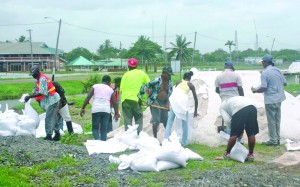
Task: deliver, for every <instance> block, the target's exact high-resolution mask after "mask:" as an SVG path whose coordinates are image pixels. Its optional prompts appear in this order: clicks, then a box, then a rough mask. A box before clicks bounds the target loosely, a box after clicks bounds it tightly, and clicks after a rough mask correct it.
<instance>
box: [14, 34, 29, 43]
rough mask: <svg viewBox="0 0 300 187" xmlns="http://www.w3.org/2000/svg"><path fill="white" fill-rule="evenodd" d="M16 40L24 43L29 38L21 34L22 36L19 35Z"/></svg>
mask: <svg viewBox="0 0 300 187" xmlns="http://www.w3.org/2000/svg"><path fill="white" fill-rule="evenodd" d="M16 41H17V42H18V43H23V42H28V41H29V40H27V39H26V37H25V36H24V35H21V36H20V37H19V39H16Z"/></svg>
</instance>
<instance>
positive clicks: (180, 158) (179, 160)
mask: <svg viewBox="0 0 300 187" xmlns="http://www.w3.org/2000/svg"><path fill="white" fill-rule="evenodd" d="M156 158H157V160H164V161H169V162H174V163H176V164H178V165H180V166H183V167H186V164H187V163H186V157H185V155H184V153H183V151H179V152H178V151H169V150H162V151H160V152H158V153H156Z"/></svg>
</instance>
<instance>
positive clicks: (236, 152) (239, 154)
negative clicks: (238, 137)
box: [230, 142, 249, 163]
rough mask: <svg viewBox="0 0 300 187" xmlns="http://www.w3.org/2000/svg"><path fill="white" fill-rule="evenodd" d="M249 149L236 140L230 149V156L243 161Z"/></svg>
mask: <svg viewBox="0 0 300 187" xmlns="http://www.w3.org/2000/svg"><path fill="white" fill-rule="evenodd" d="M248 153H249V151H248V149H246V147H244V146H243V145H242V144H241V143H240V142H236V143H235V145H234V146H233V148H232V149H231V151H230V158H232V159H233V160H237V161H239V162H242V163H244V162H245V160H246V158H247V155H248Z"/></svg>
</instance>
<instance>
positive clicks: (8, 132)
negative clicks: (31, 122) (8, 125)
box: [0, 131, 16, 136]
mask: <svg viewBox="0 0 300 187" xmlns="http://www.w3.org/2000/svg"><path fill="white" fill-rule="evenodd" d="M15 134H16V133H15V132H12V131H0V136H14V135H15Z"/></svg>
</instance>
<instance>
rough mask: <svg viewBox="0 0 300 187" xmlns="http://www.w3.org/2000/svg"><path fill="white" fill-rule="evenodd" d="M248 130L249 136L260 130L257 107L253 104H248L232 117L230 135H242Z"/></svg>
mask: <svg viewBox="0 0 300 187" xmlns="http://www.w3.org/2000/svg"><path fill="white" fill-rule="evenodd" d="M244 130H246V133H247V136H248V137H249V136H252V135H256V134H257V133H258V132H259V129H258V123H257V109H256V108H255V106H253V105H249V106H246V107H244V108H242V109H241V110H239V111H238V112H237V113H235V114H234V115H233V116H232V118H231V133H230V136H238V137H239V136H240V135H241V134H242V133H243V132H244Z"/></svg>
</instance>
